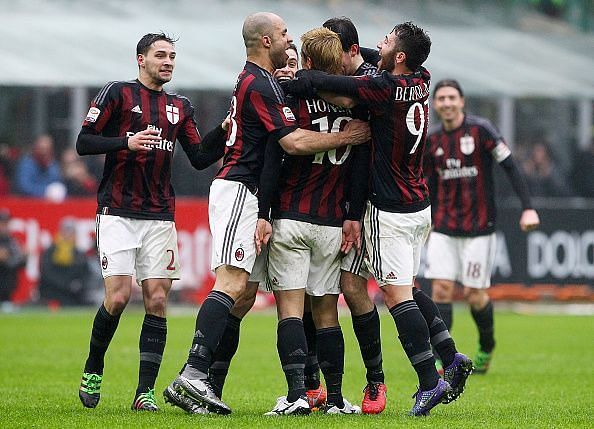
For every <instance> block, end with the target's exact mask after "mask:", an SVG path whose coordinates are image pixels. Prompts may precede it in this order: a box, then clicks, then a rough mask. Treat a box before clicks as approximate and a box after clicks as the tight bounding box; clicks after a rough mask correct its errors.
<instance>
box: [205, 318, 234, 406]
mask: <svg viewBox="0 0 594 429" xmlns="http://www.w3.org/2000/svg"><path fill="white" fill-rule="evenodd" d="M240 326H241V319H240V318H239V317H235V316H234V315H232V314H231V313H229V316H228V317H227V325H226V326H225V331H224V332H223V336H222V337H221V341H220V342H219V345H218V347H217V349H216V350H215V352H214V355H213V357H212V364H211V365H210V368H208V380H209V381H210V384H211V386H212V388H213V390H214V392H215V393H216V395H217V396H218V397H219V398H220V397H222V395H223V386H224V385H225V378H227V374H228V372H229V365H230V364H231V359H233V356H235V353H236V352H237V347H239V328H240Z"/></svg>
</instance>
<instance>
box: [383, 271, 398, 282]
mask: <svg viewBox="0 0 594 429" xmlns="http://www.w3.org/2000/svg"><path fill="white" fill-rule="evenodd" d="M397 278H398V277H396V274H394V272H393V271H390V272H389V273H388V275H387V276H386V280H396V279H397Z"/></svg>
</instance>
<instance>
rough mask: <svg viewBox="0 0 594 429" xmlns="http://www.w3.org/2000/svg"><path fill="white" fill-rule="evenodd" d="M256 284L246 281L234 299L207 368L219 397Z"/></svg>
mask: <svg viewBox="0 0 594 429" xmlns="http://www.w3.org/2000/svg"><path fill="white" fill-rule="evenodd" d="M258 284H259V283H258V282H251V281H250V282H248V284H247V287H246V290H245V292H244V293H243V294H242V295H241V296H240V297H239V298H238V299H237V300H236V301H235V304H234V305H233V308H232V309H231V311H230V312H229V316H228V317H227V324H226V325H225V331H224V332H223V336H222V337H221V341H220V342H219V345H218V346H217V349H216V350H215V353H214V355H213V358H212V364H211V365H210V368H209V369H208V380H209V382H210V384H211V386H212V388H213V390H214V392H215V394H216V395H217V396H218V397H219V398H222V395H223V386H224V385H225V379H226V378H227V374H228V373H229V366H230V365H231V360H232V359H233V356H235V353H236V352H237V348H238V347H239V333H240V327H241V321H242V320H243V318H244V316H245V315H246V314H247V313H248V312H249V311H250V310H251V308H252V307H253V306H254V302H256V293H257V292H258Z"/></svg>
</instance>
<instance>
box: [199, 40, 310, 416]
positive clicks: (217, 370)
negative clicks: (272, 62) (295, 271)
mask: <svg viewBox="0 0 594 429" xmlns="http://www.w3.org/2000/svg"><path fill="white" fill-rule="evenodd" d="M285 52H286V54H287V62H286V64H285V66H284V67H282V68H280V69H276V70H275V71H274V73H273V74H272V76H273V77H274V78H275V79H276V80H277V81H279V82H280V81H283V80H287V79H293V78H294V77H295V73H296V72H297V70H298V61H299V57H298V54H297V47H296V46H295V45H294V44H293V43H290V44H289V48H288V49H287V50H286V51H285ZM263 286H264V283H262V286H260V287H261V288H262V287H263ZM258 287H259V284H258V283H255V282H248V286H247V288H246V291H245V292H244V293H243V295H241V297H240V298H239V299H238V300H236V301H235V304H234V305H233V308H232V309H231V311H230V312H229V316H228V319H227V325H226V326H225V330H224V332H223V336H222V337H221V340H220V341H219V345H218V346H217V348H216V350H215V352H214V354H213V358H212V363H211V365H210V367H209V369H208V381H209V384H210V385H211V386H212V388H213V391H214V393H215V394H216V396H218V397H219V398H221V397H222V394H223V386H224V384H225V379H226V378H227V374H228V373H229V366H230V365H231V360H232V359H233V356H235V353H236V352H237V348H238V346H239V332H240V328H241V321H242V320H243V318H244V317H245V315H246V314H247V313H248V312H249V311H250V309H251V308H252V307H253V305H254V302H255V301H256V293H257V291H258ZM312 323H313V322H312ZM314 335H315V331H314ZM203 411H204V410H203Z"/></svg>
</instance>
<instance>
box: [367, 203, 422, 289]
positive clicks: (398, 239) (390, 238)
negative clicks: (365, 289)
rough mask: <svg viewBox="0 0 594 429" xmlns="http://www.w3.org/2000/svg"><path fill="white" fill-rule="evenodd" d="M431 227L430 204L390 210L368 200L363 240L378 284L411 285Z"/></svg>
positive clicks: (417, 270)
mask: <svg viewBox="0 0 594 429" xmlns="http://www.w3.org/2000/svg"><path fill="white" fill-rule="evenodd" d="M430 229H431V207H427V208H426V209H423V210H421V211H418V212H414V213H391V212H386V211H382V210H379V209H378V208H377V207H375V206H374V205H373V204H371V202H367V210H366V212H365V240H366V244H367V253H368V255H369V261H370V264H369V266H370V269H371V272H372V273H373V275H374V277H375V279H376V281H377V283H378V285H379V286H385V285H395V286H412V284H413V277H415V276H416V275H417V273H418V272H419V265H420V262H421V249H422V248H423V244H424V243H425V240H426V239H427V235H429V230H430Z"/></svg>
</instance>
